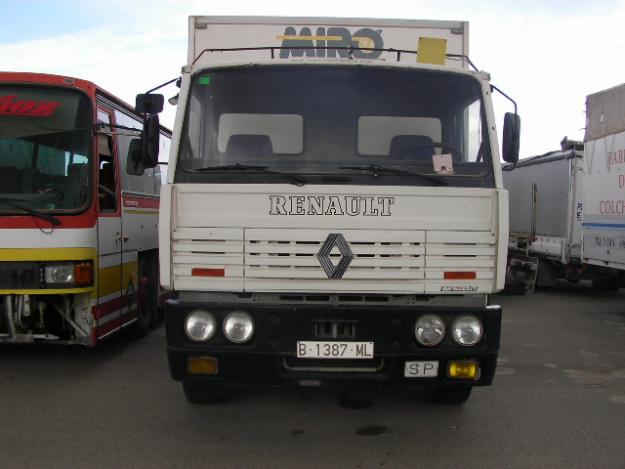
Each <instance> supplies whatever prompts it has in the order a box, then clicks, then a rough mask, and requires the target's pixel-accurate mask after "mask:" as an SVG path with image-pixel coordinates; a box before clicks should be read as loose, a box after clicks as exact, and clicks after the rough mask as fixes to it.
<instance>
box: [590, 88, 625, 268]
mask: <svg viewBox="0 0 625 469" xmlns="http://www.w3.org/2000/svg"><path fill="white" fill-rule="evenodd" d="M586 119H587V126H586V135H585V150H584V159H585V171H586V175H585V187H584V226H583V234H584V246H583V257H584V261H585V262H588V263H589V264H594V265H599V266H605V267H611V268H617V269H625V85H620V86H617V87H615V88H611V89H608V90H605V91H601V92H599V93H595V94H592V95H590V96H588V97H587V99H586Z"/></svg>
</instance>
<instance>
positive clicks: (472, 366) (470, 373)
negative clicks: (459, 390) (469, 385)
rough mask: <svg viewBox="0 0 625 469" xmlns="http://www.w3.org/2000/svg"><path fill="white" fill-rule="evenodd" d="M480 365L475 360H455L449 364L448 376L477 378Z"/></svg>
mask: <svg viewBox="0 0 625 469" xmlns="http://www.w3.org/2000/svg"><path fill="white" fill-rule="evenodd" d="M479 372H480V367H479V366H478V364H477V362H475V361H473V360H453V361H450V362H449V364H448V365H447V376H449V377H450V378H456V379H477V378H478V377H479Z"/></svg>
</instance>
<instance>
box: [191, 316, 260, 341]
mask: <svg viewBox="0 0 625 469" xmlns="http://www.w3.org/2000/svg"><path fill="white" fill-rule="evenodd" d="M184 329H185V332H186V334H187V337H189V339H191V340H193V341H194V342H206V341H207V340H210V339H211V338H212V337H213V336H214V335H215V331H216V330H217V321H216V320H215V316H213V315H212V314H211V313H209V312H207V311H192V312H191V313H189V314H188V315H187V319H186V320H185V324H184ZM223 331H224V335H225V336H226V338H227V339H228V340H229V341H230V342H234V343H236V344H241V343H244V342H247V341H248V340H250V339H251V338H252V335H253V334H254V321H253V320H252V317H251V316H250V315H249V314H247V313H245V312H243V311H233V312H232V313H230V314H228V315H227V316H226V318H225V319H224V322H223Z"/></svg>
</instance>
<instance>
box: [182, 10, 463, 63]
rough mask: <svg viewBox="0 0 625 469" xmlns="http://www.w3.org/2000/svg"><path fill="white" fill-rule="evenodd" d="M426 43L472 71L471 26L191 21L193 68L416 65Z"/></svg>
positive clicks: (291, 19)
mask: <svg viewBox="0 0 625 469" xmlns="http://www.w3.org/2000/svg"><path fill="white" fill-rule="evenodd" d="M422 40H423V42H422ZM425 41H431V42H430V43H429V44H430V45H431V44H432V42H433V43H435V44H436V46H435V47H440V48H441V50H443V48H444V52H446V53H447V54H448V55H447V58H446V59H445V58H444V57H445V56H444V55H443V56H441V57H442V61H441V62H440V65H443V64H444V65H445V66H447V67H453V68H461V69H462V68H464V69H468V68H469V65H470V64H469V62H468V61H467V60H463V59H462V57H468V55H469V24H468V22H466V21H437V20H392V19H367V18H306V17H262V16H258V17H254V16H251V17H236V16H191V17H189V50H188V63H189V64H197V63H198V62H201V65H203V66H213V65H215V64H222V63H224V62H242V61H247V62H248V63H249V62H253V63H256V62H258V61H263V60H267V59H269V58H272V59H276V61H282V62H287V61H292V60H294V59H295V60H298V59H299V60H302V59H303V60H311V59H316V60H323V59H326V58H327V59H332V58H339V59H343V60H345V59H347V60H351V59H356V60H358V59H363V60H367V61H372V62H382V63H385V62H386V63H393V62H395V63H396V62H398V61H399V62H402V63H410V64H416V63H417V61H420V60H418V56H417V50H419V51H421V47H422V43H423V44H425ZM204 51H210V52H209V53H205V52H204ZM398 51H404V53H401V54H397V52H398ZM424 51H425V48H424ZM423 57H425V55H423V56H422V58H423Z"/></svg>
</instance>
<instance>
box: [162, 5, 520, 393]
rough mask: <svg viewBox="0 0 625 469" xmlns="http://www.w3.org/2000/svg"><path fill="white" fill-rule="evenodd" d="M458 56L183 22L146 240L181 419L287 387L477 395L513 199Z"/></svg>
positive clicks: (340, 29) (280, 24)
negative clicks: (160, 178)
mask: <svg viewBox="0 0 625 469" xmlns="http://www.w3.org/2000/svg"><path fill="white" fill-rule="evenodd" d="M467 54H468V24H467V23H466V22H445V21H396V20H373V19H337V18H264V17H257V18H254V17H246V18H237V17H199V16H198V17H191V18H190V20H189V55H188V58H187V60H188V63H187V65H186V66H184V67H183V73H182V80H181V89H180V95H179V101H178V103H179V104H178V113H177V115H176V123H175V132H174V136H173V141H172V145H173V147H172V152H171V158H170V162H169V171H168V175H167V182H166V184H165V185H164V187H163V191H162V199H161V201H162V202H161V204H162V205H161V216H160V224H159V230H160V231H159V236H160V256H161V257H160V267H161V283H162V284H163V286H165V287H167V288H169V289H171V291H172V292H173V293H172V295H173V298H172V299H171V300H169V301H168V303H167V306H166V308H167V314H166V317H167V342H168V356H169V364H170V370H171V373H172V377H173V378H174V379H176V380H180V381H182V383H183V387H184V390H185V394H186V396H187V398H188V399H189V400H190V401H192V402H202V403H203V402H214V401H216V400H219V399H220V398H222V397H223V395H224V389H225V387H226V386H230V385H234V384H249V383H263V384H281V383H286V382H292V383H296V384H300V385H320V384H335V383H341V384H347V383H350V384H357V385H362V384H366V383H370V384H387V385H395V386H409V387H421V388H423V387H425V388H427V389H428V390H429V392H430V393H431V395H432V396H433V397H434V398H435V399H436V400H439V401H442V402H454V403H460V402H464V401H465V400H466V399H467V398H468V397H469V394H470V392H471V389H472V388H473V387H474V386H483V385H489V384H491V382H492V380H493V377H494V372H495V367H496V361H497V353H498V349H499V336H500V320H501V309H500V307H498V306H494V305H491V304H490V302H489V299H488V295H489V294H491V293H494V292H496V291H499V290H500V289H502V288H503V286H504V277H505V266H506V254H507V243H508V197H507V192H506V191H505V190H504V189H503V184H502V178H501V167H500V163H499V161H500V153H499V150H498V143H497V135H496V132H495V117H494V115H493V110H492V104H491V93H492V90H493V88H491V85H490V83H489V75H488V74H487V73H484V72H479V71H472V70H469V61H468V59H467V58H466V56H467ZM505 121H506V128H504V132H503V135H504V142H503V147H504V155H503V156H504V159H506V160H507V161H515V160H516V158H518V134H519V127H520V121H519V119H518V116H516V114H507V115H506V119H505Z"/></svg>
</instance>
